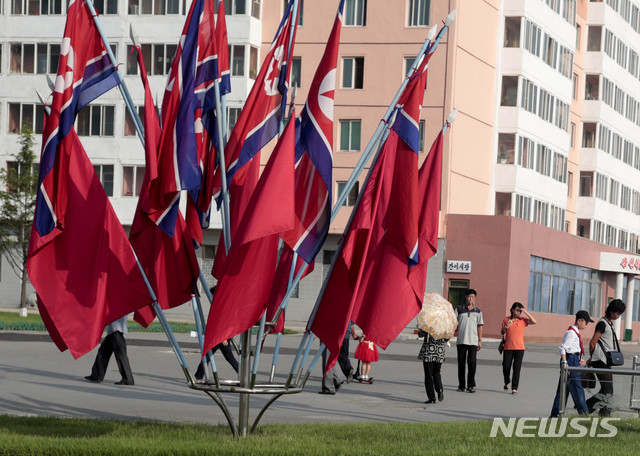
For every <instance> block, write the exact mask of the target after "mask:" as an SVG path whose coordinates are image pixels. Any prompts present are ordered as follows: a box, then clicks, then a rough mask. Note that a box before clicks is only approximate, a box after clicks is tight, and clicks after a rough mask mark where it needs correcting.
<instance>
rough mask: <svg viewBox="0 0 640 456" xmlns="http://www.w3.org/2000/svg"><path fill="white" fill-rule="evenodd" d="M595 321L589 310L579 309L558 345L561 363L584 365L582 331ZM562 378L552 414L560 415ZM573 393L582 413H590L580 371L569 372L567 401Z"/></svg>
mask: <svg viewBox="0 0 640 456" xmlns="http://www.w3.org/2000/svg"><path fill="white" fill-rule="evenodd" d="M589 323H593V320H592V319H591V317H590V316H589V312H587V311H586V310H579V311H578V312H577V313H576V321H575V323H574V324H573V325H571V326H569V328H568V329H567V332H566V333H564V338H563V339H562V344H560V346H559V347H558V351H559V352H560V364H568V365H569V366H572V367H578V366H584V365H585V364H586V362H585V361H584V360H583V359H582V355H584V344H583V343H582V337H581V336H580V331H582V330H583V329H584V328H586V327H587V324H589ZM561 380H562V378H560V380H558V389H557V390H556V397H555V399H554V400H553V407H552V408H551V416H552V417H556V416H558V413H559V409H560V381H561ZM569 393H571V398H572V399H573V403H574V404H575V406H576V409H577V410H578V413H579V414H581V415H588V414H589V409H588V408H587V403H586V401H585V398H584V389H583V388H582V382H581V381H580V374H579V373H578V372H569V378H568V382H567V389H566V390H565V394H566V396H565V402H566V398H567V397H568V396H569Z"/></svg>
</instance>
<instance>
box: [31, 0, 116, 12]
mask: <svg viewBox="0 0 640 456" xmlns="http://www.w3.org/2000/svg"><path fill="white" fill-rule="evenodd" d="M43 1H47V0H43ZM93 5H94V6H95V8H96V11H97V12H98V13H99V14H102V15H105V14H118V0H93Z"/></svg>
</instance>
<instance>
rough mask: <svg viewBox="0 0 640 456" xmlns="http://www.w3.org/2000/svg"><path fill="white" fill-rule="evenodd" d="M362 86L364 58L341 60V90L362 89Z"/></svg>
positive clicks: (344, 58) (345, 58)
mask: <svg viewBox="0 0 640 456" xmlns="http://www.w3.org/2000/svg"><path fill="white" fill-rule="evenodd" d="M363 85H364V57H343V58H342V88H343V89H362V87H363Z"/></svg>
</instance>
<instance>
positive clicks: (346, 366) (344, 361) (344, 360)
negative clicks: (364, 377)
mask: <svg viewBox="0 0 640 456" xmlns="http://www.w3.org/2000/svg"><path fill="white" fill-rule="evenodd" d="M349 337H351V336H349ZM349 337H345V338H344V340H343V341H342V345H341V346H340V354H339V355H338V364H340V369H341V370H342V373H343V374H344V376H345V377H348V376H349V373H351V371H352V370H353V366H352V365H351V361H350V360H349Z"/></svg>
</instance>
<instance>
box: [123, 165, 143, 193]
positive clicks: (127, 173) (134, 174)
mask: <svg viewBox="0 0 640 456" xmlns="http://www.w3.org/2000/svg"><path fill="white" fill-rule="evenodd" d="M144 170H145V167H144V166H123V167H122V196H140V189H141V188H142V181H143V180H144Z"/></svg>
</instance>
